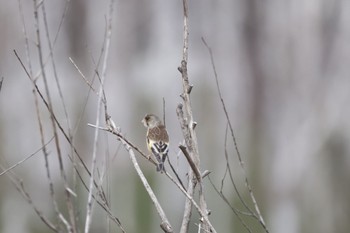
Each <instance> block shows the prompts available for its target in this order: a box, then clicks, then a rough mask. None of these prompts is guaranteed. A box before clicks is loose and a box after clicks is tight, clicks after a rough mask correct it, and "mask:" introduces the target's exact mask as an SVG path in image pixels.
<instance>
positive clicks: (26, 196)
mask: <svg viewBox="0 0 350 233" xmlns="http://www.w3.org/2000/svg"><path fill="white" fill-rule="evenodd" d="M0 169H1V170H4V167H3V166H2V165H1V164H0ZM10 173H11V171H10V172H9V173H5V174H6V175H7V176H8V177H9V179H10V180H11V182H12V183H13V184H14V186H15V187H16V189H17V190H18V192H19V193H20V194H21V195H22V196H23V197H24V199H25V200H26V201H27V203H28V204H30V205H31V206H32V208H33V210H34V212H35V213H36V214H37V215H38V216H39V218H40V219H41V220H42V221H43V223H44V224H45V225H46V226H48V227H49V228H50V229H51V230H52V231H54V232H59V230H58V229H57V227H56V226H55V225H54V224H53V223H52V222H51V221H50V220H49V219H47V218H46V217H45V216H44V215H43V213H42V211H41V210H39V209H38V208H37V207H36V206H35V204H34V203H33V200H32V198H31V196H30V195H29V193H28V192H27V191H26V189H25V187H24V184H23V182H22V181H21V180H19V179H18V178H16V177H14V176H11V175H10Z"/></svg>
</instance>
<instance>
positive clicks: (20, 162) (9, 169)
mask: <svg viewBox="0 0 350 233" xmlns="http://www.w3.org/2000/svg"><path fill="white" fill-rule="evenodd" d="M52 139H53V137H52V138H51V139H50V140H49V141H48V142H46V143H45V144H44V146H47V145H48V144H49V143H50V142H51V141H52ZM44 146H43V147H44ZM43 147H41V148H40V149H38V150H37V151H35V152H34V153H33V154H31V155H29V156H27V157H25V158H24V159H22V160H21V161H19V162H17V163H16V164H14V165H12V166H11V167H9V168H7V169H5V170H4V171H2V172H1V173H0V176H2V175H4V174H6V173H7V172H9V171H11V170H12V169H14V168H15V167H17V166H19V165H20V164H22V163H24V162H25V161H27V160H28V159H30V158H31V157H33V156H34V155H36V154H37V153H38V152H39V151H41V150H42V149H43Z"/></svg>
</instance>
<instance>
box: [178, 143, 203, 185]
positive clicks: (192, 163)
mask: <svg viewBox="0 0 350 233" xmlns="http://www.w3.org/2000/svg"><path fill="white" fill-rule="evenodd" d="M179 148H180V150H181V151H182V153H183V154H184V155H185V157H186V159H187V162H188V163H189V164H190V167H191V169H192V170H193V172H194V174H195V175H196V178H197V180H198V182H200V181H201V174H200V172H199V171H198V169H197V167H196V165H195V164H194V162H193V160H192V158H191V156H190V155H189V154H188V151H187V149H186V147H185V146H184V145H179Z"/></svg>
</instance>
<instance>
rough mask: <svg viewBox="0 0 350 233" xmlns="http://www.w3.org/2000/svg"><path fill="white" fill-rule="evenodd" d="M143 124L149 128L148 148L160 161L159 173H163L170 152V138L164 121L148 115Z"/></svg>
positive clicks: (147, 136)
mask: <svg viewBox="0 0 350 233" xmlns="http://www.w3.org/2000/svg"><path fill="white" fill-rule="evenodd" d="M142 123H143V124H144V126H145V127H146V128H147V135H146V140H147V148H148V150H149V151H150V152H152V154H153V155H154V156H155V157H156V159H157V161H158V166H157V171H160V172H163V171H165V170H164V161H165V159H166V157H167V155H168V151H169V136H168V133H167V131H166V128H165V126H164V125H163V123H162V121H161V120H160V119H159V118H158V117H157V116H156V115H154V114H147V115H146V116H145V117H144V118H143V120H142Z"/></svg>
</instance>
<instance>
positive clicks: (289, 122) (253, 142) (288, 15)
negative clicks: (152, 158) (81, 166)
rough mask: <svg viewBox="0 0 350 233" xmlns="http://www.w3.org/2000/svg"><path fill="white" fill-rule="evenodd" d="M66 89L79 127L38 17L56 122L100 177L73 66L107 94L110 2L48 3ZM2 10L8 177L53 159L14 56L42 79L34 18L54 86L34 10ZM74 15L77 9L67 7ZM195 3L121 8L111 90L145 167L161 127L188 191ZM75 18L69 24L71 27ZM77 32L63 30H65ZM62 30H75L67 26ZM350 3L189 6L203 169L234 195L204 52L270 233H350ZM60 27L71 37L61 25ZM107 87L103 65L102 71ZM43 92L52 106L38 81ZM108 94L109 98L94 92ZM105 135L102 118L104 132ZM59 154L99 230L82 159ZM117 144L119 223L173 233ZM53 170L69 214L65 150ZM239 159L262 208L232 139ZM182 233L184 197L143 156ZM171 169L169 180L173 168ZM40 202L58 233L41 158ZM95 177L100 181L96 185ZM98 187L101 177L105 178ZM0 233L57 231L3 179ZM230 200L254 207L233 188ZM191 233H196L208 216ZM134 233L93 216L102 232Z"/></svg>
mask: <svg viewBox="0 0 350 233" xmlns="http://www.w3.org/2000/svg"><path fill="white" fill-rule="evenodd" d="M44 2H45V10H46V17H47V22H48V28H49V34H50V39H51V41H52V43H53V41H54V39H55V38H56V34H57V32H58V30H59V28H60V30H59V34H58V36H57V40H55V44H54V45H53V46H54V49H53V58H54V62H55V65H56V71H57V75H58V79H59V82H60V85H61V89H62V93H63V99H64V103H65V106H66V109H67V113H68V123H67V117H66V115H65V114H64V108H63V104H62V99H61V98H60V96H59V92H58V89H57V85H56V82H55V78H54V72H53V67H52V62H51V61H52V60H51V59H49V49H48V48H49V47H48V43H47V37H46V34H45V27H44V22H43V14H42V5H40V7H39V10H38V11H39V21H40V22H39V28H40V33H41V42H42V49H43V53H44V61H45V62H46V63H45V70H46V75H47V78H48V81H49V87H50V92H51V98H52V100H53V108H54V112H55V114H56V115H57V118H58V120H59V121H60V122H61V124H62V126H63V127H64V129H65V130H68V128H69V129H70V130H71V132H72V134H73V141H74V145H75V147H76V148H77V150H78V151H79V153H80V155H81V156H82V157H83V159H84V161H86V163H87V164H88V166H89V167H90V162H91V157H92V148H93V137H94V129H93V128H91V127H88V126H87V123H94V122H95V119H96V109H97V96H96V95H95V94H94V93H93V92H89V87H88V85H87V84H86V83H85V81H84V80H83V79H82V78H81V75H80V74H79V72H78V71H77V69H76V68H75V67H74V65H73V64H72V63H71V61H70V60H69V58H72V60H74V62H75V63H76V64H77V66H78V67H79V69H80V70H81V71H82V72H83V73H84V75H85V76H86V77H87V79H89V80H92V78H93V76H94V69H95V67H96V63H97V62H98V60H99V56H100V54H101V49H102V46H103V43H104V38H105V31H106V18H107V16H108V6H109V2H108V1H91V0H88V1H87V0H72V1H70V2H65V1H44ZM21 5H22V10H23V14H22V15H21V11H20V8H19V1H4V0H2V1H0V6H1V7H0V78H1V77H4V81H3V85H2V89H1V91H0V161H1V166H2V167H4V168H7V167H9V166H11V165H13V164H15V163H17V162H18V161H20V160H21V159H23V158H25V157H27V156H29V155H30V154H32V153H34V152H35V151H36V150H38V149H40V147H41V141H40V132H39V124H38V119H37V115H36V110H35V102H34V96H33V93H32V90H33V86H32V83H31V81H30V80H29V78H28V77H27V76H26V74H25V72H24V70H23V68H22V67H21V65H20V63H19V61H18V59H17V58H16V56H15V55H14V52H13V50H14V49H15V50H16V51H17V53H18V54H19V56H20V58H21V59H22V61H23V62H24V64H25V66H27V67H28V61H27V59H26V50H25V36H24V33H23V23H22V20H21V17H23V19H24V22H25V26H26V30H27V33H28V41H29V51H30V61H31V65H32V68H33V73H34V75H38V74H40V66H39V57H38V51H37V47H36V43H37V38H36V31H35V20H34V13H33V12H34V3H33V2H32V1H21ZM66 7H67V8H66ZM182 14H183V13H182V1H161V0H153V1H144V0H141V1H140V0H138V1H136V0H129V1H116V2H115V4H114V12H113V25H112V38H111V47H110V51H109V60H108V66H107V77H106V80H105V93H106V97H107V101H108V108H109V112H110V114H111V115H112V118H113V120H114V121H115V123H116V125H118V126H119V127H121V130H122V132H123V133H124V134H125V135H126V137H127V138H129V139H130V140H131V141H132V142H134V143H135V144H136V145H138V147H139V148H141V150H143V151H144V152H146V145H145V133H146V129H145V128H144V127H143V125H142V124H141V119H142V118H143V117H144V115H145V114H146V113H150V112H152V113H155V114H158V115H160V116H162V112H163V107H162V98H164V99H165V102H166V109H165V112H166V125H167V128H168V131H169V134H170V140H171V150H170V158H171V161H172V163H173V165H174V166H175V168H176V169H177V171H178V173H179V174H180V176H181V178H183V180H184V181H185V180H186V172H187V171H188V165H187V162H186V161H185V159H184V158H183V156H182V154H180V153H179V149H178V144H179V143H180V142H182V141H183V137H182V133H181V129H180V125H179V122H178V119H177V116H176V111H175V110H176V106H177V104H178V103H179V102H181V98H180V97H179V95H180V93H181V91H182V84H181V79H180V73H179V72H178V71H177V67H178V66H179V65H180V61H181V59H182V37H183V32H182V30H183V16H182ZM63 15H64V17H63ZM62 17H63V21H62ZM61 21H62V24H61ZM349 23H350V2H348V1H341V0H333V1H327V0H314V1H300V0H297V1H286V0H284V1H260V0H244V1H243V0H218V1H208V0H203V1H189V31H190V43H189V63H188V69H189V76H190V82H191V83H192V84H193V85H194V88H193V91H192V93H191V97H192V106H193V113H194V118H195V120H196V121H197V122H198V126H197V128H196V131H197V137H198V143H199V152H200V155H201V169H202V170H210V171H211V172H212V173H211V179H212V180H213V182H214V183H215V184H216V185H217V186H218V187H219V186H220V184H221V179H222V177H223V175H224V172H225V167H226V161H225V157H224V151H225V130H226V125H227V121H226V118H225V115H224V112H223V109H222V107H221V103H220V99H219V96H218V92H217V89H216V85H215V79H214V75H213V70H212V67H211V63H210V57H209V54H208V51H207V49H206V48H205V46H204V45H203V43H202V41H201V38H202V37H203V38H205V40H206V41H207V43H208V44H209V46H211V48H212V50H213V55H214V59H215V64H216V69H217V72H218V76H219V82H220V85H221V91H222V95H223V98H224V100H225V102H226V107H227V109H228V113H229V115H230V119H231V123H232V125H233V128H234V130H235V135H236V139H237V142H238V146H239V149H240V152H241V154H242V157H243V160H244V161H245V166H246V171H247V173H246V174H247V175H248V179H249V180H250V182H251V185H252V187H253V190H254V192H255V196H256V199H257V201H258V204H259V206H260V209H261V211H262V215H263V217H264V218H265V221H266V223H267V226H268V228H269V229H270V232H283V233H297V232H318V233H323V232H324V233H329V232H338V233H342V232H344V233H345V232H349V231H350V223H349V221H348V218H349V217H348V216H349V215H350V201H349V197H350V186H349V180H350V169H349V168H350V153H349V139H350V133H349V132H350V121H349V119H350V108H349V102H350V79H349V78H350V77H349V76H350V70H349V62H350V42H349V41H350V28H349ZM60 25H61V26H60ZM98 70H99V71H100V72H101V65H100V66H99V67H98ZM37 83H38V86H39V88H41V90H42V91H44V88H43V87H44V86H43V80H42V77H41V76H40V75H39V78H38V80H37ZM94 86H95V87H97V83H96V82H95V83H94ZM39 108H40V116H41V119H42V121H43V124H44V136H45V142H48V141H49V140H50V139H51V138H52V136H53V133H52V127H51V123H50V120H49V114H48V112H47V109H46V108H45V106H44V105H43V103H42V101H39ZM102 122H103V119H102ZM60 146H61V149H62V154H63V157H64V161H65V164H64V165H65V171H66V172H67V176H68V177H69V183H70V185H71V187H72V189H74V190H75V192H76V193H77V195H78V197H77V198H75V199H74V201H75V203H76V210H77V216H78V217H77V219H78V222H79V225H81V227H80V229H81V230H82V229H83V226H84V224H85V214H86V200H87V191H86V190H85V189H84V188H83V187H82V185H81V184H80V183H79V182H75V181H74V180H75V179H76V176H75V175H74V172H73V168H72V163H71V162H70V160H69V159H68V155H71V154H72V151H71V147H70V146H69V144H68V143H67V141H66V140H65V139H64V137H63V136H62V134H61V133H60ZM118 148H119V142H118V141H117V140H116V138H115V137H113V136H112V135H109V134H106V133H104V132H100V140H99V145H98V163H97V165H98V169H99V172H101V171H103V170H104V168H105V164H106V161H108V162H107V164H108V166H107V167H108V170H107V174H108V175H107V177H106V178H105V180H104V183H103V185H104V187H105V188H106V191H107V193H108V195H109V199H110V203H111V208H112V211H113V213H114V214H115V215H116V216H117V217H118V218H119V219H120V220H121V222H122V224H123V226H124V228H125V229H126V231H127V232H161V229H160V228H159V224H160V219H159V218H158V215H157V214H156V211H155V208H154V206H153V205H152V204H151V201H150V199H149V197H148V195H147V193H146V192H145V190H144V188H143V186H142V184H141V182H140V180H139V178H138V176H137V175H136V172H135V170H134V168H133V165H132V163H131V161H130V159H129V155H128V153H127V152H126V151H125V150H124V149H123V148H120V149H118ZM48 150H49V161H50V165H49V166H50V171H51V172H52V177H53V182H54V184H55V193H56V196H57V200H58V203H59V206H60V210H61V211H62V212H63V213H66V209H65V203H64V198H65V197H64V195H63V186H62V185H63V183H62V179H61V176H60V172H59V167H58V159H57V153H56V149H55V145H54V143H53V142H51V143H50V144H49V145H48ZM227 151H228V154H229V158H230V164H231V166H232V168H233V171H234V177H235V181H236V182H237V185H238V187H239V190H240V191H241V193H242V195H243V196H244V198H245V200H246V201H247V202H248V203H249V205H250V206H252V205H251V201H249V197H248V193H247V191H246V189H245V186H244V182H243V181H244V176H243V172H242V170H241V169H240V167H239V166H238V161H237V155H236V153H235V151H234V146H233V143H232V138H230V137H228V139H227ZM137 158H138V160H139V163H140V166H141V168H142V169H143V171H144V172H145V175H146V177H147V178H148V179H149V181H150V183H151V186H152V187H153V188H154V191H155V193H156V195H157V196H158V198H159V201H160V203H161V204H162V206H163V208H164V211H165V212H166V214H167V215H168V218H169V219H170V223H171V224H172V226H173V227H174V230H175V232H178V231H179V229H180V225H181V219H182V214H183V206H184V197H183V194H181V193H180V191H179V190H178V189H177V188H176V187H174V185H173V184H171V183H170V182H169V180H168V179H167V178H166V177H165V176H162V175H160V174H157V173H156V172H155V167H154V166H151V164H150V163H148V162H147V161H145V160H144V159H143V158H141V157H140V156H137ZM166 167H169V166H168V165H166ZM13 172H14V173H15V174H16V176H17V177H19V178H20V179H22V180H23V183H24V185H25V187H26V190H27V191H28V193H29V194H30V195H31V197H32V198H33V201H34V203H35V205H36V206H38V208H39V209H40V210H42V211H43V214H44V215H45V216H47V217H48V218H49V219H51V220H52V221H53V222H55V217H54V212H53V207H52V202H51V200H50V194H49V186H48V179H47V176H46V170H45V161H44V156H43V153H42V152H39V153H37V154H36V155H34V156H33V157H32V158H31V159H29V160H28V161H26V162H24V163H22V164H21V165H20V166H18V167H16V168H15V169H14V170H13ZM84 178H85V179H86V180H88V176H87V175H86V174H85V176H84ZM97 178H98V177H97ZM0 187H1V188H0V216H1V217H0V232H2V233H9V232H28V233H29V232H49V229H48V228H47V226H46V225H45V224H44V223H42V221H41V220H40V219H39V217H38V216H37V215H36V214H35V212H34V211H33V207H32V206H31V205H29V204H28V203H27V202H26V201H25V200H24V198H23V197H22V196H21V194H20V193H19V192H18V191H17V190H16V189H15V187H14V186H13V185H12V183H11V181H10V179H9V178H8V177H7V176H6V175H2V176H0ZM224 192H225V194H226V196H227V198H228V199H229V200H230V202H231V203H232V204H233V205H234V206H235V207H237V208H240V209H241V207H242V205H241V204H240V203H239V201H238V198H237V194H236V193H235V192H234V190H233V187H232V185H231V184H230V182H225V187H224ZM205 193H206V200H207V202H208V207H209V208H210V210H211V212H212V214H211V220H212V223H213V225H214V226H215V227H216V230H217V231H218V232H246V230H245V229H244V228H243V227H242V224H241V223H240V222H239V221H238V219H237V217H236V216H235V215H234V214H233V212H232V211H231V209H230V208H229V207H228V206H227V205H226V204H225V203H224V202H223V201H222V200H221V199H220V197H219V196H218V195H217V193H216V192H215V190H214V189H213V187H212V186H211V184H210V183H209V182H208V180H205ZM192 219H193V221H192V222H191V227H190V232H197V226H196V223H198V215H197V214H194V215H193V216H192ZM244 220H245V221H247V224H248V225H249V226H250V227H251V229H252V231H253V232H263V229H262V228H261V226H260V225H259V224H258V223H257V221H256V220H254V219H252V218H249V217H244ZM108 231H110V232H120V231H119V229H118V228H117V227H116V226H115V224H113V223H108V221H107V218H106V216H105V213H104V211H103V210H102V209H101V208H100V207H99V206H97V205H95V206H94V212H93V222H92V230H91V232H108Z"/></svg>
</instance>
